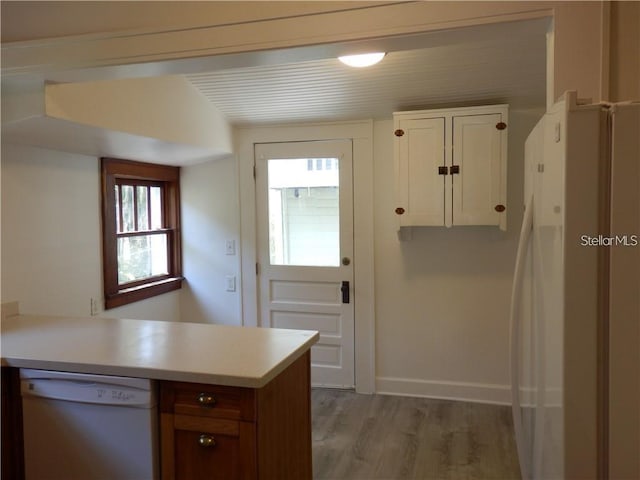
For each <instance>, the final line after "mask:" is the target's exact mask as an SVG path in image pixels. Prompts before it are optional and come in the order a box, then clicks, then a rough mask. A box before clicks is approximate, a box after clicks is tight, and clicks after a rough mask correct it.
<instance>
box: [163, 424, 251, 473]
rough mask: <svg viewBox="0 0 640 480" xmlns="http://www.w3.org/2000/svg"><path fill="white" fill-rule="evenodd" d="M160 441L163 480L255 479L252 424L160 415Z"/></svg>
mask: <svg viewBox="0 0 640 480" xmlns="http://www.w3.org/2000/svg"><path fill="white" fill-rule="evenodd" d="M161 437H162V447H163V453H162V455H163V472H162V477H163V478H166V479H173V480H191V479H197V478H206V479H210V480H217V479H219V480H241V479H243V480H244V479H255V478H256V467H255V466H256V454H255V425H254V424H253V423H250V422H237V421H233V420H226V419H213V418H207V417H195V416H189V415H163V425H162V431H161Z"/></svg>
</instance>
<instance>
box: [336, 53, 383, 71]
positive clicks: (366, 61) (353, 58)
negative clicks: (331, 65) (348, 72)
mask: <svg viewBox="0 0 640 480" xmlns="http://www.w3.org/2000/svg"><path fill="white" fill-rule="evenodd" d="M385 55H386V53H384V52H376V53H363V54H361V55H345V56H343V57H338V60H340V61H341V62H342V63H344V64H345V65H349V66H350V67H357V68H362V67H370V66H371V65H375V64H376V63H378V62H379V61H380V60H382V59H383V58H384V56H385Z"/></svg>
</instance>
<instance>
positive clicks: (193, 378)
mask: <svg viewBox="0 0 640 480" xmlns="http://www.w3.org/2000/svg"><path fill="white" fill-rule="evenodd" d="M318 338H319V334H318V332H315V331H306V330H284V329H272V328H255V327H232V326H224V325H206V324H198V323H186V322H162V321H153V320H118V319H106V318H96V317H87V318H71V317H49V316H31V315H17V316H13V317H8V318H6V319H5V320H3V322H2V342H1V346H2V350H1V354H2V365H3V366H12V367H24V368H40V369H46V370H59V371H67V372H78V373H95V374H102V375H119V376H126V377H139V378H151V379H157V380H177V381H183V382H194V383H209V384H217V385H231V386H238V387H251V388H260V387H262V386H264V385H266V384H267V383H268V382H269V381H270V380H272V379H273V378H274V377H275V376H277V375H278V374H279V373H280V372H281V371H283V370H284V369H285V368H286V367H287V366H289V365H290V364H291V363H293V361H294V360H296V359H297V358H299V357H300V356H301V355H302V354H303V353H304V352H306V351H307V350H308V349H309V348H311V345H313V344H314V343H316V342H317V341H318Z"/></svg>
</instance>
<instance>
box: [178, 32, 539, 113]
mask: <svg viewBox="0 0 640 480" xmlns="http://www.w3.org/2000/svg"><path fill="white" fill-rule="evenodd" d="M545 32H546V23H545V22H544V21H540V20H536V21H528V22H513V23H508V24H499V25H491V26H486V25H485V26H481V27H475V28H472V29H458V30H455V31H454V30H448V31H443V32H436V33H430V34H428V35H423V36H414V37H412V38H395V39H389V40H388V41H387V42H386V43H385V41H384V40H383V39H382V40H380V41H379V45H380V46H381V47H383V48H384V49H385V50H386V51H388V52H389V53H388V54H387V56H386V57H385V58H384V60H383V61H382V62H381V63H379V64H378V65H375V66H373V67H369V68H366V69H354V68H350V67H347V66H345V65H342V64H341V63H340V62H338V61H337V60H336V59H335V58H323V59H314V60H309V61H299V62H296V63H282V64H277V63H275V64H274V63H273V62H271V64H268V65H261V66H249V67H242V68H229V69H220V70H217V71H214V72H210V73H199V74H191V75H187V76H186V77H187V79H188V80H189V81H190V82H191V83H192V84H193V85H194V86H195V87H196V88H197V89H199V90H200V91H201V92H202V94H203V95H204V96H205V97H206V98H207V99H208V100H209V101H211V102H212V103H214V104H215V105H216V106H217V107H218V108H219V109H220V110H221V111H222V112H223V113H224V114H225V115H226V116H227V117H228V119H229V120H230V122H231V123H232V124H234V125H248V124H266V123H289V122H301V121H304V122H309V121H335V120H352V119H365V118H375V119H378V118H391V113H392V112H394V111H400V110H416V109H423V108H434V107H435V108H438V107H450V106H470V105H484V104H491V103H508V104H510V105H511V107H512V108H537V107H544V103H545V85H546V82H545V76H546V74H545V68H546V67H545V65H546V45H545Z"/></svg>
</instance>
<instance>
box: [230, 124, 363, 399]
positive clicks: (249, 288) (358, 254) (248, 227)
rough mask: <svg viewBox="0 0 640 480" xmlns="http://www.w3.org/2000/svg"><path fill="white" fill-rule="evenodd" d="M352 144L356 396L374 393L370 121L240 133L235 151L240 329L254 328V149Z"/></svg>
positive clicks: (255, 278)
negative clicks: (269, 145)
mask: <svg viewBox="0 0 640 480" xmlns="http://www.w3.org/2000/svg"><path fill="white" fill-rule="evenodd" d="M333 139H351V141H352V142H353V204H354V220H353V230H354V235H353V249H354V254H353V257H354V286H355V291H354V297H355V298H357V300H356V301H355V345H354V349H355V384H356V391H357V392H359V393H373V392H374V391H375V302H374V278H373V273H374V270H373V121H372V120H366V121H360V122H337V123H323V124H300V125H282V126H269V127H252V128H238V129H237V130H236V131H235V142H234V143H235V151H236V152H237V157H238V162H237V168H238V186H239V192H240V248H241V256H240V263H241V277H240V285H241V294H242V324H243V325H245V326H257V319H258V285H257V276H256V271H255V268H256V267H255V265H256V262H257V245H256V241H257V240H256V239H257V235H256V233H257V232H256V196H255V193H256V192H255V182H254V179H253V161H254V144H256V143H270V142H299V141H313V140H333Z"/></svg>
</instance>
